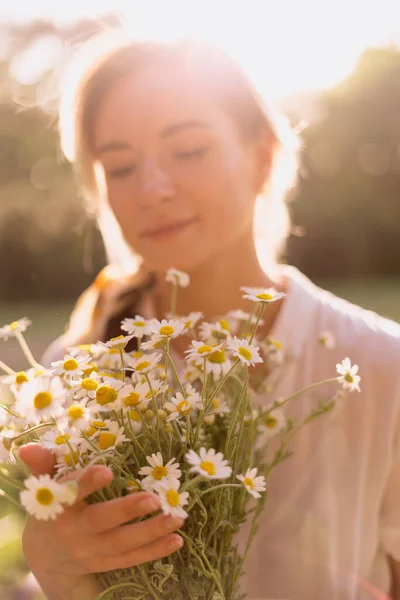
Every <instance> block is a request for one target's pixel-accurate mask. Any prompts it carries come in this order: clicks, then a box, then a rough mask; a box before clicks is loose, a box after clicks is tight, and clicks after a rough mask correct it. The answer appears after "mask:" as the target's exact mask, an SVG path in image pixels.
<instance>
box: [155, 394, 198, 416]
mask: <svg viewBox="0 0 400 600" xmlns="http://www.w3.org/2000/svg"><path fill="white" fill-rule="evenodd" d="M164 408H166V409H167V410H168V411H169V412H170V415H169V417H168V419H167V421H172V420H174V419H177V418H179V417H181V416H185V415H187V414H190V412H191V411H192V410H193V409H194V408H203V403H202V400H201V396H200V394H198V393H197V392H195V393H194V394H191V395H189V396H187V397H186V398H184V397H183V395H182V394H181V392H176V397H174V396H172V398H171V402H166V403H165V404H164Z"/></svg>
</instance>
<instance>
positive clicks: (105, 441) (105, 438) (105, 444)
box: [99, 431, 117, 450]
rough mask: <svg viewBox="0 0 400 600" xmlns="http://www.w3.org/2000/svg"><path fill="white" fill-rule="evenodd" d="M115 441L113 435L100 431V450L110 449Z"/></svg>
mask: <svg viewBox="0 0 400 600" xmlns="http://www.w3.org/2000/svg"><path fill="white" fill-rule="evenodd" d="M116 439H117V436H116V435H114V434H113V433H110V432H109V431H102V432H101V434H100V435H99V444H100V448H101V449H102V450H107V448H111V446H114V444H115V440H116Z"/></svg>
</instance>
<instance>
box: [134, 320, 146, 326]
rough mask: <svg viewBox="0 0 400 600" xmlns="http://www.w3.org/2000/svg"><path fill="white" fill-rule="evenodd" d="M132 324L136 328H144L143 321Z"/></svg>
mask: <svg viewBox="0 0 400 600" xmlns="http://www.w3.org/2000/svg"><path fill="white" fill-rule="evenodd" d="M133 324H134V325H136V327H145V326H146V323H145V322H144V321H133Z"/></svg>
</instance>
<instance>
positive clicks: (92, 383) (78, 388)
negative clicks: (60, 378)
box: [68, 371, 102, 400]
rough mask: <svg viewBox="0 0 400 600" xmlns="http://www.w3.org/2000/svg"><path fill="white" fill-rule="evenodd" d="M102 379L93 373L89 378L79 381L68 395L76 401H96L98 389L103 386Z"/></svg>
mask: <svg viewBox="0 0 400 600" xmlns="http://www.w3.org/2000/svg"><path fill="white" fill-rule="evenodd" d="M101 383H102V378H101V377H100V375H98V373H96V372H95V371H93V372H92V373H90V375H89V376H88V377H84V378H83V379H81V380H79V381H77V383H76V385H74V386H73V387H72V388H71V389H70V390H69V392H68V395H69V396H71V397H72V398H74V399H75V400H94V399H95V398H96V391H97V388H98V387H99V386H100V385H101Z"/></svg>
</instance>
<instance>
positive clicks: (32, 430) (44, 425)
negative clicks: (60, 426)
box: [10, 421, 55, 442]
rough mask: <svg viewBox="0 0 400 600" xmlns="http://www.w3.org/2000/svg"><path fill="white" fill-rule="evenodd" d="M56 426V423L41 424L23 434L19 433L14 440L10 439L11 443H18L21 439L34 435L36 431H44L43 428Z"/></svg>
mask: <svg viewBox="0 0 400 600" xmlns="http://www.w3.org/2000/svg"><path fill="white" fill-rule="evenodd" d="M54 425H55V423H54V421H51V422H48V423H39V425H35V426H34V427H30V428H29V429H27V430H26V431H23V432H22V433H19V434H18V435H15V436H14V437H13V438H10V441H12V442H16V441H17V440H19V439H20V438H23V437H25V436H26V435H29V434H30V433H33V432H34V431H37V430H38V429H43V427H54Z"/></svg>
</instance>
